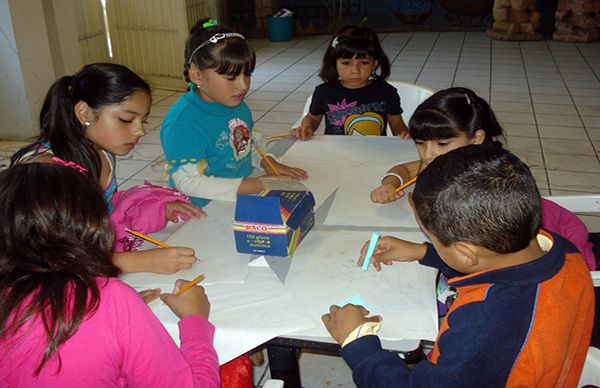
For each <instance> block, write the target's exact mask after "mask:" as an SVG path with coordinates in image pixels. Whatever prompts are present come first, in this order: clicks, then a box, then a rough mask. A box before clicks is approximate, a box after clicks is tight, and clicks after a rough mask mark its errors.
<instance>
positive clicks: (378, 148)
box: [283, 135, 418, 169]
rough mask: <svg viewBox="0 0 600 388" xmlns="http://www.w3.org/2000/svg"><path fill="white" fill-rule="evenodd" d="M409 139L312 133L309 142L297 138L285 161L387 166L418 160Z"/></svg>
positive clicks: (291, 163)
mask: <svg viewBox="0 0 600 388" xmlns="http://www.w3.org/2000/svg"><path fill="white" fill-rule="evenodd" d="M417 159H418V155H417V150H416V148H415V145H414V142H413V141H412V140H403V139H400V138H398V137H389V136H334V135H321V136H314V137H313V138H312V139H311V140H308V141H296V142H295V143H294V144H293V145H292V146H291V147H290V149H289V150H288V151H287V152H286V153H285V154H284V155H283V161H284V163H286V164H289V165H292V166H293V165H294V163H298V162H302V161H313V162H338V163H343V164H346V165H347V164H348V163H352V164H354V163H357V162H358V163H376V164H381V165H383V166H386V168H388V169H389V168H390V167H392V166H394V165H396V164H399V163H404V162H409V161H411V160H417Z"/></svg>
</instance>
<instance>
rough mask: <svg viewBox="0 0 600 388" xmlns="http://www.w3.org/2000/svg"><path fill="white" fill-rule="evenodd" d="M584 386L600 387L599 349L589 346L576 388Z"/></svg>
mask: <svg viewBox="0 0 600 388" xmlns="http://www.w3.org/2000/svg"><path fill="white" fill-rule="evenodd" d="M586 385H594V386H598V385H600V349H598V348H595V347H593V346H590V349H589V350H588V353H587V356H586V357H585V364H584V365H583V371H582V372H581V377H580V378H579V384H577V386H578V387H584V386H586Z"/></svg>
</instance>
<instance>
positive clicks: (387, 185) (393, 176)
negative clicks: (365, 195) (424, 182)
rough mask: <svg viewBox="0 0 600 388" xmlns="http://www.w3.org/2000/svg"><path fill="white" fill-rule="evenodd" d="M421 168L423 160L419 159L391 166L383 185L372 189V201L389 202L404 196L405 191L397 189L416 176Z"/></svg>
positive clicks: (382, 181) (382, 182)
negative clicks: (397, 190)
mask: <svg viewBox="0 0 600 388" xmlns="http://www.w3.org/2000/svg"><path fill="white" fill-rule="evenodd" d="M420 168H421V161H419V160H415V161H413V162H408V163H403V164H399V165H396V166H394V167H392V168H390V169H389V170H388V173H387V174H386V175H384V177H383V179H382V180H381V185H380V186H379V187H377V188H375V189H373V191H371V201H372V202H374V203H388V202H393V201H396V200H398V199H400V198H402V197H403V196H404V191H399V192H396V189H397V188H398V187H400V186H401V185H402V184H403V183H404V182H408V181H409V180H410V179H412V178H414V177H416V176H417V175H418V173H419V169H420ZM398 176H399V177H400V178H402V180H400V178H398Z"/></svg>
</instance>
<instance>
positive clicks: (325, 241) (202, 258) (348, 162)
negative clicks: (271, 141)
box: [122, 136, 438, 387]
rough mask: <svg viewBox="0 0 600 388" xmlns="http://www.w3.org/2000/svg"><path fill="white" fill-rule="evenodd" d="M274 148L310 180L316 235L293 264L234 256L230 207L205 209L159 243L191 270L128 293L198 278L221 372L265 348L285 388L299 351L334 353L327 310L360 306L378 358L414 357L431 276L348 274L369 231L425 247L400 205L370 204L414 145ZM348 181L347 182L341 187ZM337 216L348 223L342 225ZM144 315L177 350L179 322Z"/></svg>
mask: <svg viewBox="0 0 600 388" xmlns="http://www.w3.org/2000/svg"><path fill="white" fill-rule="evenodd" d="M277 147H279V148H282V149H283V150H280V151H279V152H280V154H282V158H283V162H284V163H288V164H290V165H295V166H301V167H305V168H306V169H307V170H308V172H309V174H311V178H310V179H309V180H308V181H307V182H306V184H307V186H308V187H309V188H310V189H311V191H312V192H313V193H314V194H315V197H316V202H317V207H316V209H315V226H314V228H313V230H311V231H310V232H309V233H308V234H307V235H306V237H305V239H304V240H303V241H302V242H301V244H300V245H299V247H298V248H297V250H296V252H295V253H294V254H293V255H292V256H291V257H287V258H282V257H262V256H259V257H257V256H251V255H242V254H239V253H237V252H236V250H235V243H234V238H233V230H232V220H233V212H234V209H235V204H234V203H231V202H223V201H212V202H211V203H210V204H209V205H207V206H206V208H205V210H206V211H207V213H208V217H207V218H206V219H203V220H198V221H190V222H188V223H186V224H184V225H182V226H181V227H179V228H178V229H177V230H175V231H173V232H172V233H171V234H170V235H169V236H168V237H166V238H165V241H166V242H167V243H168V244H170V245H186V246H191V247H192V248H194V249H195V250H196V252H197V256H198V257H199V261H198V262H197V263H196V264H195V265H194V268H193V269H191V270H188V271H184V272H183V273H182V272H180V273H178V274H175V275H157V274H129V275H125V276H123V277H122V278H123V280H124V281H125V282H127V283H129V284H130V285H132V286H134V287H135V288H136V289H143V288H150V287H161V288H163V289H168V287H172V284H173V283H174V281H175V280H176V279H177V278H187V279H191V278H193V277H194V276H196V275H197V274H198V273H205V274H206V275H207V277H206V280H205V282H203V285H204V286H205V289H206V293H207V295H208V296H209V299H210V301H211V316H210V320H211V322H213V324H215V326H216V327H217V331H216V335H215V348H216V349H217V353H218V354H219V359H220V361H221V363H224V362H227V361H229V360H230V359H232V358H234V357H236V356H237V355H239V354H243V353H244V352H247V351H249V350H251V349H253V348H255V347H256V346H258V345H261V344H263V343H267V348H268V352H269V358H270V360H271V375H272V377H273V378H283V379H284V380H285V381H286V387H294V386H299V385H300V381H299V377H298V373H297V372H298V371H297V363H296V366H295V368H296V370H294V365H293V364H294V362H293V360H294V357H295V354H296V352H297V349H298V348H302V347H312V348H321V347H325V348H327V349H331V350H334V351H335V349H338V348H339V347H337V345H335V344H334V341H333V339H331V337H330V336H329V334H328V333H327V331H326V330H325V328H324V326H323V325H322V323H321V321H320V317H321V315H322V314H324V313H325V312H327V311H328V307H329V305H331V304H338V305H342V304H345V303H348V302H351V303H357V304H363V305H366V307H367V308H368V309H370V310H371V313H373V314H380V315H382V316H384V324H383V325H382V329H381V331H380V333H379V336H380V338H381V339H382V344H383V346H384V347H385V348H386V349H391V350H396V351H413V350H415V348H417V347H418V343H419V341H420V340H428V341H433V340H435V336H436V334H437V327H438V326H437V325H438V322H437V309H436V298H435V276H436V271H435V270H433V269H431V268H428V267H424V266H421V265H419V264H417V263H396V264H394V265H393V266H390V267H386V268H385V269H384V270H383V271H381V272H376V271H375V270H374V269H373V268H372V267H371V268H369V270H367V271H366V272H363V271H362V269H361V268H359V267H358V266H356V259H357V258H358V256H359V253H360V247H361V246H362V244H363V243H364V241H366V240H367V239H368V238H369V237H370V235H371V232H373V231H377V232H380V233H384V234H392V235H394V236H397V237H400V238H405V239H407V240H411V241H417V242H421V241H424V240H425V236H424V235H423V234H422V233H421V232H420V230H419V229H418V227H417V225H416V223H415V221H414V218H413V216H412V212H410V211H409V210H408V208H407V204H406V200H400V201H397V202H395V203H393V204H388V205H389V206H388V205H384V206H386V207H387V208H386V210H385V211H383V212H380V211H379V210H380V209H381V205H374V204H371V203H370V200H369V197H368V191H369V189H370V188H372V187H375V186H376V185H377V184H378V181H379V179H380V177H381V176H382V175H383V173H385V171H387V169H388V168H389V167H391V166H392V165H394V164H397V163H401V162H405V161H408V160H414V159H415V158H416V151H415V150H414V145H413V143H412V141H406V140H401V139H398V138H385V137H370V138H367V137H365V138H362V137H361V138H356V137H350V136H316V137H315V138H314V139H313V140H311V141H309V142H304V143H293V142H289V141H287V140H286V139H284V141H281V142H279V143H278V144H277ZM277 147H273V148H272V151H273V149H274V150H276V151H277ZM324 172H325V173H326V174H329V175H326V174H324ZM352 174H354V177H355V179H347V177H348V176H350V175H352ZM347 193H350V194H351V195H343V194H347ZM373 209H375V210H373ZM333 210H335V212H336V214H337V215H336V216H335V217H332V215H331V213H332V211H333ZM343 214H346V215H348V216H349V217H347V219H348V220H349V221H348V223H347V224H343V223H344V218H343V217H341V216H340V215H343ZM357 214H358V216H357ZM351 215H352V216H351ZM328 220H329V221H328ZM168 233H170V231H167V232H166V234H168ZM164 235H165V233H164V232H163V236H164ZM150 307H151V309H152V310H153V311H154V312H155V314H156V315H157V316H158V318H159V319H160V320H161V322H162V323H163V324H164V326H165V328H166V329H167V331H168V332H169V333H170V334H171V335H172V336H173V338H174V339H175V341H176V342H178V331H177V324H176V323H177V320H178V319H177V317H175V315H174V314H172V313H171V312H170V310H169V309H168V308H167V307H166V306H165V305H164V304H162V302H160V301H155V302H153V303H151V304H150Z"/></svg>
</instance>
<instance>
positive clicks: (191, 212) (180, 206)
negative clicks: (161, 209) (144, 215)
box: [165, 201, 206, 223]
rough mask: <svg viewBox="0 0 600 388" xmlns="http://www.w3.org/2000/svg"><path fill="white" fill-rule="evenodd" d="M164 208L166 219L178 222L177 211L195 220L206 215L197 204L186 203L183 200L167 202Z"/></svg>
mask: <svg viewBox="0 0 600 388" xmlns="http://www.w3.org/2000/svg"><path fill="white" fill-rule="evenodd" d="M165 208H166V218H167V221H171V222H174V223H177V222H179V215H178V213H180V214H184V215H186V216H187V217H189V218H193V219H195V220H197V219H199V218H203V217H206V212H205V211H204V210H202V208H199V207H198V206H196V205H194V204H192V203H188V202H183V201H172V202H168V203H167V204H166V205H165Z"/></svg>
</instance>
